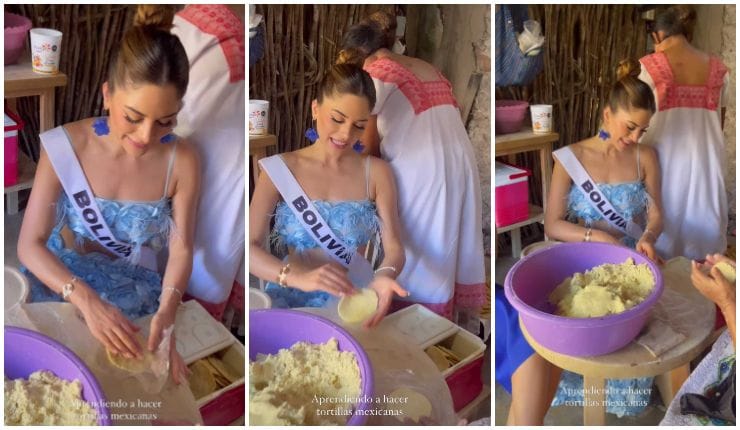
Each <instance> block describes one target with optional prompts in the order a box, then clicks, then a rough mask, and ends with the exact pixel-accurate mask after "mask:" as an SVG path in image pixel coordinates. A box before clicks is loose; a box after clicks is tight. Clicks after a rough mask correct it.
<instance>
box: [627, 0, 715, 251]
mask: <svg viewBox="0 0 740 430" xmlns="http://www.w3.org/2000/svg"><path fill="white" fill-rule="evenodd" d="M695 20H696V13H695V12H694V11H693V9H691V8H690V7H689V6H686V5H680V6H674V7H671V8H669V9H668V10H667V11H665V12H664V13H662V14H661V15H659V16H658V18H657V20H656V22H655V28H654V30H655V31H654V32H653V33H652V36H653V39H654V41H655V53H654V54H650V55H647V56H645V57H643V58H642V59H640V63H641V65H642V72H641V74H640V76H639V79H641V80H643V81H644V82H646V83H647V84H648V85H650V87H651V88H652V90H653V93H654V95H655V98H656V102H657V106H658V112H656V114H655V115H653V118H652V120H651V122H650V127H649V128H648V131H647V133H646V134H645V136H644V137H643V140H642V143H644V144H648V145H652V146H653V147H655V149H656V150H657V151H658V158H659V160H660V170H661V171H662V172H663V175H662V184H663V186H662V195H663V207H664V212H663V214H664V227H663V234H662V235H661V237H660V238H659V239H658V241H657V243H656V249H657V251H658V253H659V255H660V256H661V257H663V258H665V259H669V258H673V257H676V256H684V257H687V258H692V259H701V258H704V256H705V255H706V254H714V253H724V252H725V249H726V247H727V222H728V205H727V192H726V189H725V181H724V176H725V171H726V161H725V160H726V158H727V157H726V152H725V141H724V135H723V133H722V108H723V106H724V104H725V101H726V99H727V96H728V94H727V88H728V82H729V73H728V71H727V67H725V65H724V64H722V61H721V60H720V59H719V58H717V57H714V56H711V55H708V54H706V53H704V52H702V51H700V50H698V49H696V48H695V47H693V46H692V45H691V43H690V42H689V37H690V34H691V31H692V28H693V23H694V21H695Z"/></svg>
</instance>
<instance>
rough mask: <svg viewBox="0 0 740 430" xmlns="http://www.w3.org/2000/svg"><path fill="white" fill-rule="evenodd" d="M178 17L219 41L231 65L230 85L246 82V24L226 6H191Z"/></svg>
mask: <svg viewBox="0 0 740 430" xmlns="http://www.w3.org/2000/svg"><path fill="white" fill-rule="evenodd" d="M177 15H178V16H180V17H181V18H183V19H184V20H186V21H188V22H190V23H191V24H193V25H194V26H196V27H198V29H200V30H201V31H202V32H204V33H207V34H210V35H213V36H215V37H216V39H218V43H219V45H220V46H221V49H222V50H223V52H224V57H225V58H226V62H227V63H228V65H229V82H230V83H234V82H238V81H243V80H244V76H245V72H244V63H245V59H244V58H245V56H244V24H242V23H241V21H239V18H237V17H236V16H234V14H233V13H231V11H230V10H229V8H227V7H226V6H224V5H204V4H201V5H190V6H188V7H186V8H185V9H183V10H182V11H180V12H178V13H177Z"/></svg>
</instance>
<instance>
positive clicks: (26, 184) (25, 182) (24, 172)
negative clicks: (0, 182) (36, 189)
mask: <svg viewBox="0 0 740 430" xmlns="http://www.w3.org/2000/svg"><path fill="white" fill-rule="evenodd" d="M35 175H36V163H34V162H33V161H31V159H30V158H28V156H27V155H26V154H25V153H24V152H23V151H21V150H20V148H19V149H18V182H16V183H15V184H13V185H10V186H8V187H5V193H6V194H7V193H13V192H17V191H21V190H25V189H27V188H31V186H33V177H34V176H35Z"/></svg>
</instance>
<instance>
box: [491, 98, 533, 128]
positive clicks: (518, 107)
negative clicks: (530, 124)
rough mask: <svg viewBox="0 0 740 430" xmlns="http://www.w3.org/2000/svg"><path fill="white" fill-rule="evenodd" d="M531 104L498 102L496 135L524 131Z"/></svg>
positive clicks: (511, 101)
mask: <svg viewBox="0 0 740 430" xmlns="http://www.w3.org/2000/svg"><path fill="white" fill-rule="evenodd" d="M528 107H529V103H527V102H524V101H519V100H496V134H507V133H516V132H517V131H519V130H521V129H522V125H523V124H524V118H525V117H526V116H527V108H528Z"/></svg>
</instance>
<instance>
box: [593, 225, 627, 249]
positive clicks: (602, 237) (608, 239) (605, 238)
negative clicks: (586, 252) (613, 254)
mask: <svg viewBox="0 0 740 430" xmlns="http://www.w3.org/2000/svg"><path fill="white" fill-rule="evenodd" d="M591 241H592V242H604V243H611V244H613V245H622V242H620V241H619V239H617V238H616V237H614V236H612V235H611V234H609V233H607V232H605V231H604V230H597V229H592V230H591Z"/></svg>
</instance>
